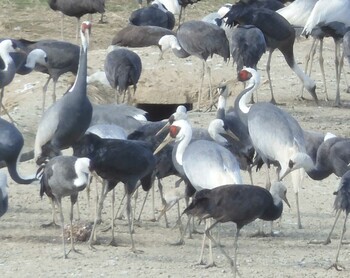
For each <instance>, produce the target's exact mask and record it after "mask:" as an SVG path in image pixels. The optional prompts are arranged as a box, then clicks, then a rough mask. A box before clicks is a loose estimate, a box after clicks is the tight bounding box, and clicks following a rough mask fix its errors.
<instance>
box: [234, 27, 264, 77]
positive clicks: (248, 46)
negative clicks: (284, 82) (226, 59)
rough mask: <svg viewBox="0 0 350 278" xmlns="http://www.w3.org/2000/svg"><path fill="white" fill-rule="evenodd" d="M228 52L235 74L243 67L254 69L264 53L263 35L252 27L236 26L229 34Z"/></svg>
mask: <svg viewBox="0 0 350 278" xmlns="http://www.w3.org/2000/svg"><path fill="white" fill-rule="evenodd" d="M229 35H230V36H229V37H228V40H229V42H230V51H231V55H232V60H233V63H236V64H237V72H238V71H240V70H241V69H242V68H243V66H246V67H249V68H253V69H256V68H257V64H258V62H259V61H260V58H261V56H262V55H263V54H264V53H265V51H266V42H265V38H264V34H263V33H262V32H261V31H260V29H259V28H256V27H255V26H253V25H238V26H237V28H234V29H233V30H232V32H229Z"/></svg>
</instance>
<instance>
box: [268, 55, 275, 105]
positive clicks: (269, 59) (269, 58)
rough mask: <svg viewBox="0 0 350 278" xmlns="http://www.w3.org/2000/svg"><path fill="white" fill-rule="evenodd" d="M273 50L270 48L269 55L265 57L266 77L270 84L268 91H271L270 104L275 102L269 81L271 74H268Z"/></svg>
mask: <svg viewBox="0 0 350 278" xmlns="http://www.w3.org/2000/svg"><path fill="white" fill-rule="evenodd" d="M272 53H273V50H270V52H269V56H268V58H267V63H266V73H267V78H268V79H269V85H270V92H271V100H270V102H271V103H272V104H277V102H276V100H275V97H274V95H273V89H272V82H271V75H270V69H271V57H272Z"/></svg>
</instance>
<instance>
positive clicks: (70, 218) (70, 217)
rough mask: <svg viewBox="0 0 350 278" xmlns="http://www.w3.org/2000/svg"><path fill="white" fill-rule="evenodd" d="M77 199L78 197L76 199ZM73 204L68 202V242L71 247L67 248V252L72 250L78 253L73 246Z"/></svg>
mask: <svg viewBox="0 0 350 278" xmlns="http://www.w3.org/2000/svg"><path fill="white" fill-rule="evenodd" d="M77 201H78V199H77ZM73 206H74V202H73V201H71V202H70V213H69V220H70V244H71V249H70V250H69V252H68V254H69V253H70V252H71V251H73V252H75V253H80V252H79V251H78V250H77V249H75V248H74V234H73Z"/></svg>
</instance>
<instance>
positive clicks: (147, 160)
mask: <svg viewBox="0 0 350 278" xmlns="http://www.w3.org/2000/svg"><path fill="white" fill-rule="evenodd" d="M73 149H74V155H76V156H79V157H88V158H90V159H91V163H90V169H91V171H95V172H96V173H97V174H98V175H99V176H100V177H101V178H103V179H105V180H107V182H108V191H110V190H112V189H113V188H114V187H115V186H116V185H117V183H118V182H123V183H124V188H125V192H126V195H127V207H126V210H127V216H128V224H129V232H130V237H131V244H132V251H136V249H135V245H134V239H133V235H132V229H131V195H132V194H133V193H134V191H135V190H136V188H137V187H138V181H141V185H142V188H143V189H144V190H146V191H148V190H149V189H150V188H151V185H152V175H153V170H154V168H155V165H156V160H155V158H154V156H153V153H152V148H151V147H150V146H149V144H147V143H145V142H143V141H132V140H118V139H101V138H100V137H99V136H97V135H95V134H85V135H84V136H83V137H82V138H81V139H80V140H79V142H76V143H75V144H74V147H73ZM112 236H113V238H112V243H113V241H114V235H112Z"/></svg>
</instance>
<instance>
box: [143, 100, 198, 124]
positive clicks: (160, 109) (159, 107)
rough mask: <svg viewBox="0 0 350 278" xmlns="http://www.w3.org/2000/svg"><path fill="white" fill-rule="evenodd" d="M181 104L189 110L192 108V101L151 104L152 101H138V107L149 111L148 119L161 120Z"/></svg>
mask: <svg viewBox="0 0 350 278" xmlns="http://www.w3.org/2000/svg"><path fill="white" fill-rule="evenodd" d="M179 105H183V106H185V107H186V109H187V111H189V110H192V106H193V104H192V103H182V104H150V103H138V104H137V108H140V109H143V110H145V111H147V112H148V116H147V119H148V120H149V121H152V122H154V121H160V120H164V119H167V118H169V117H170V116H171V114H173V113H174V112H175V111H176V108H177V107H178V106H179Z"/></svg>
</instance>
